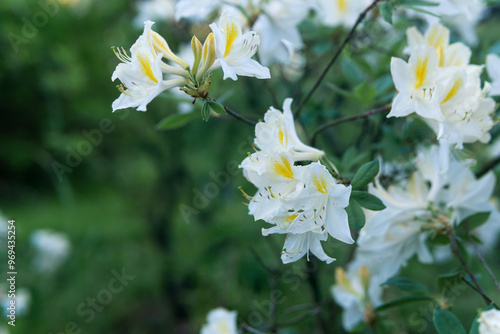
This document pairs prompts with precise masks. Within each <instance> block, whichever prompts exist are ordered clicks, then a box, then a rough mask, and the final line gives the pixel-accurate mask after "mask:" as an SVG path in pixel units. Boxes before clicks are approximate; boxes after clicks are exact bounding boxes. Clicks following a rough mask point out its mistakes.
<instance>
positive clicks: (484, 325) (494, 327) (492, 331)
mask: <svg viewBox="0 0 500 334" xmlns="http://www.w3.org/2000/svg"><path fill="white" fill-rule="evenodd" d="M478 322H479V328H478V329H479V334H498V333H500V311H499V310H497V309H491V310H487V311H483V312H481V315H480V316H479V319H478Z"/></svg>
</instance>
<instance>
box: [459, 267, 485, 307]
mask: <svg viewBox="0 0 500 334" xmlns="http://www.w3.org/2000/svg"><path fill="white" fill-rule="evenodd" d="M458 277H460V279H461V280H462V281H463V282H464V283H465V284H467V285H468V286H469V287H470V288H471V289H472V290H474V291H476V292H477V293H479V294H480V295H481V296H482V297H483V298H484V300H485V302H486V303H488V300H489V301H490V302H489V304H488V305H490V304H491V303H492V301H491V299H490V298H489V297H488V296H486V295H485V294H484V292H483V291H482V290H479V289H478V288H476V287H475V286H474V285H473V284H472V283H471V282H469V281H468V280H467V279H466V278H465V276H464V275H462V274H460V275H459V276H458Z"/></svg>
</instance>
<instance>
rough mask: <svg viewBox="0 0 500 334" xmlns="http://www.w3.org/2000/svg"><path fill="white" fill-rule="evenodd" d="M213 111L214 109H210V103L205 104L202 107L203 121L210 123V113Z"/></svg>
mask: <svg viewBox="0 0 500 334" xmlns="http://www.w3.org/2000/svg"><path fill="white" fill-rule="evenodd" d="M211 110H212V109H211V108H210V105H209V104H208V102H205V104H204V105H203V107H201V118H203V120H204V121H205V122H208V120H209V119H210V111H211Z"/></svg>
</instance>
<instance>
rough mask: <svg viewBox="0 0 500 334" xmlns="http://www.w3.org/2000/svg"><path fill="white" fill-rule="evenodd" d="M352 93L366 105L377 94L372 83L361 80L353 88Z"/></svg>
mask: <svg viewBox="0 0 500 334" xmlns="http://www.w3.org/2000/svg"><path fill="white" fill-rule="evenodd" d="M354 94H356V96H357V98H358V100H359V101H360V102H361V103H362V104H364V105H368V104H370V103H371V102H372V101H373V99H374V98H375V97H376V96H377V91H376V90H375V88H374V87H373V86H372V85H370V84H369V83H367V82H366V81H363V82H362V83H360V84H359V85H357V86H356V87H355V88H354Z"/></svg>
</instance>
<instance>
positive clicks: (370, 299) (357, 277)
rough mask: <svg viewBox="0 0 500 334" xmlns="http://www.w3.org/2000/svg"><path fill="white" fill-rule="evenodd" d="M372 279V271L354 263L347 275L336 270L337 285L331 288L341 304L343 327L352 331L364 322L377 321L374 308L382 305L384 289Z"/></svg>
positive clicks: (338, 269) (335, 298) (334, 297)
mask: <svg viewBox="0 0 500 334" xmlns="http://www.w3.org/2000/svg"><path fill="white" fill-rule="evenodd" d="M380 283H382V282H377V281H375V280H373V279H372V277H371V275H370V270H369V269H368V268H367V267H366V266H365V265H361V266H359V264H358V263H356V262H354V263H353V264H352V265H350V266H349V269H348V271H347V273H346V272H345V271H344V270H343V269H342V268H340V267H338V268H336V270H335V285H333V286H332V288H331V293H332V296H333V299H334V300H335V302H337V304H339V305H340V306H341V307H342V308H343V309H344V312H343V313H342V325H343V327H344V329H345V330H346V331H350V330H351V329H353V328H354V327H356V326H357V325H358V324H359V323H361V322H362V321H365V322H369V321H374V320H375V318H374V317H375V314H374V312H373V308H374V307H377V306H379V305H381V304H382V291H383V290H382V287H381V286H380Z"/></svg>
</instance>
